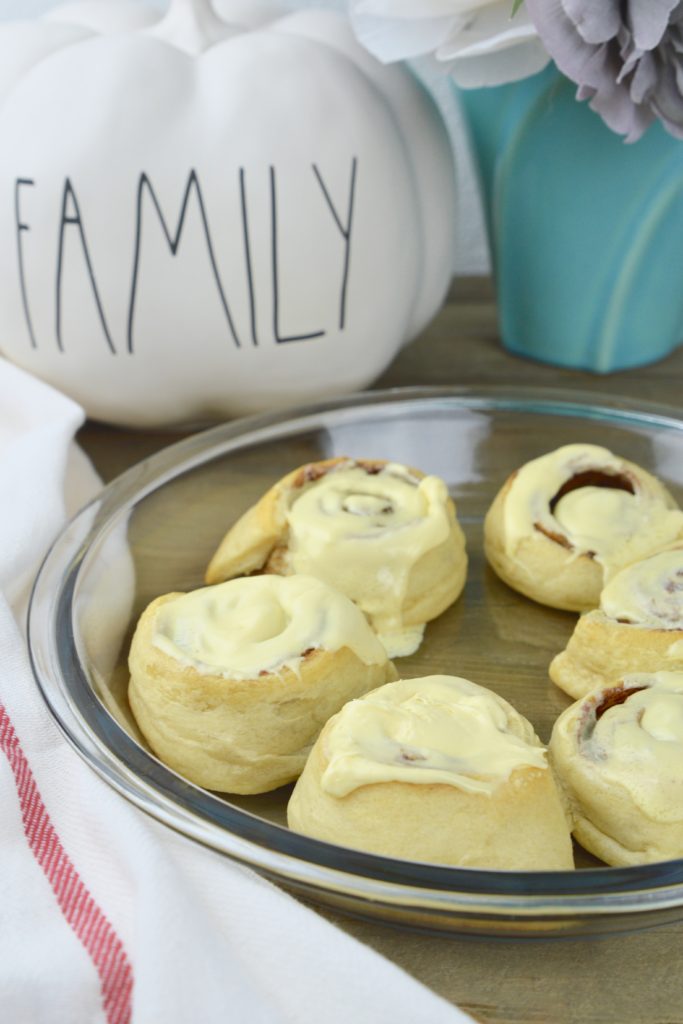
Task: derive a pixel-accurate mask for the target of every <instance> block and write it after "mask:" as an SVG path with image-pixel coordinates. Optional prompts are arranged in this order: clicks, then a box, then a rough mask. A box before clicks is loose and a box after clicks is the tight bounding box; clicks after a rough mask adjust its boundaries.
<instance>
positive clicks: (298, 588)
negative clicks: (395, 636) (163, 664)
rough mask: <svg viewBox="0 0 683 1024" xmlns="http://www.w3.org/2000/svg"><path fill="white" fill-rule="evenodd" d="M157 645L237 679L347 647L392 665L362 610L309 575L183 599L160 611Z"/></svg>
mask: <svg viewBox="0 0 683 1024" xmlns="http://www.w3.org/2000/svg"><path fill="white" fill-rule="evenodd" d="M153 643H154V644H155V646H156V647H158V648H159V649H160V650H162V651H164V652H165V653H166V654H168V655H169V656H170V657H172V658H175V659H176V660H177V661H180V662H183V663H184V664H187V665H191V666H193V667H194V668H196V669H197V670H198V671H199V672H206V673H209V672H210V673H212V674H214V675H222V676H226V677H229V678H231V679H251V678H254V677H255V676H258V675H259V673H260V672H264V671H265V672H277V671H281V670H282V669H284V668H289V669H291V670H292V671H295V672H296V671H298V667H299V665H300V663H301V659H302V657H303V655H304V653H305V652H306V651H309V650H311V649H322V650H326V651H337V650H340V649H341V648H342V647H348V648H349V649H350V650H351V651H353V653H354V654H355V655H356V656H357V657H358V658H359V659H360V661H362V662H363V663H364V664H365V665H381V664H383V663H384V662H386V660H387V655H386V651H385V650H384V648H383V646H382V644H381V643H380V642H379V640H378V639H377V637H376V636H375V634H374V633H373V631H372V629H371V628H370V626H369V624H368V622H367V620H366V618H365V616H364V615H363V613H362V612H361V611H360V609H359V608H357V607H356V606H355V605H354V604H353V603H352V602H351V601H350V600H349V599H348V598H347V597H345V596H344V595H343V594H340V593H338V592H337V591H335V590H333V589H332V588H331V587H328V586H327V585H326V584H325V583H323V582H321V581H320V580H318V579H314V578H313V577H308V576H252V577H248V578H242V579H235V580H229V581H228V582H227V583H220V584H218V585H217V586H213V587H203V588H202V589H201V590H195V591H192V592H191V593H188V594H181V595H179V596H178V597H175V598H174V599H173V600H171V601H168V602H166V603H165V604H163V605H161V606H160V608H159V609H158V612H157V616H156V621H155V628H154V635H153Z"/></svg>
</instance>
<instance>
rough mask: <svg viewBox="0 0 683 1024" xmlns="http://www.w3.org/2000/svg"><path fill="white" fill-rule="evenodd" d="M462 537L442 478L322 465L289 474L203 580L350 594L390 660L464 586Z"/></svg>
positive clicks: (361, 463)
mask: <svg viewBox="0 0 683 1024" xmlns="http://www.w3.org/2000/svg"><path fill="white" fill-rule="evenodd" d="M466 569H467V557H466V554H465V539H464V536H463V533H462V530H461V529H460V526H459V524H458V522H457V519H456V514H455V506H454V504H453V502H452V500H451V499H450V498H449V496H448V490H447V488H446V484H445V483H444V482H443V480H441V479H439V478H438V477H435V476H424V475H423V474H422V473H420V472H419V471H418V470H414V469H408V468H407V467H406V466H401V465H398V464H397V463H391V462H383V461H379V460H373V461H368V460H353V459H329V460H327V461H324V462H314V463H311V464H309V465H307V466H302V467H301V468H300V469H296V470H294V471H293V472H292V473H289V474H288V475H287V476H286V477H284V478H283V479H282V480H280V481H279V482H278V483H277V484H275V486H274V487H272V488H271V489H270V490H269V491H268V492H267V494H265V495H264V496H263V497H262V498H261V500H260V501H259V502H258V503H257V504H256V505H255V506H253V508H251V509H249V510H248V511H247V512H246V513H245V514H244V515H243V516H242V518H241V519H240V520H239V521H238V522H237V523H235V525H234V526H233V527H232V528H231V529H230V530H229V531H228V533H227V535H226V536H225V538H224V540H223V542H222V543H221V545H220V547H219V548H218V551H217V552H216V554H215V555H214V557H213V559H212V560H211V563H210V565H209V567H208V570H207V573H206V582H207V583H216V582H218V581H220V580H225V579H231V578H233V577H235V576H239V575H243V574H245V573H250V572H254V571H257V570H263V571H265V572H266V573H279V574H282V575H289V574H290V573H306V574H309V575H312V576H317V577H318V578H319V579H322V580H324V581H325V582H326V583H328V584H330V586H333V587H336V588H337V589H338V590H341V592H342V593H344V594H346V595H347V597H350V598H351V599H352V600H353V601H355V603H356V604H357V605H358V606H359V607H360V608H361V609H362V610H363V612H365V614H366V615H367V617H368V619H369V621H370V623H371V625H372V626H373V628H374V629H375V630H376V632H377V633H378V634H379V635H380V637H381V639H382V641H383V643H384V644H385V646H386V648H387V651H388V652H389V654H390V656H391V657H397V656H402V655H407V654H412V653H413V652H414V651H415V650H417V648H418V647H419V645H420V642H421V639H422V635H423V633H424V627H425V624H426V623H427V622H429V621H430V620H431V619H433V618H436V616H437V615H440V614H441V612H443V611H445V609H446V608H448V607H449V605H451V604H452V603H453V602H454V601H455V600H456V598H457V597H458V596H459V594H460V593H461V591H462V589H463V586H464V584H465V574H466Z"/></svg>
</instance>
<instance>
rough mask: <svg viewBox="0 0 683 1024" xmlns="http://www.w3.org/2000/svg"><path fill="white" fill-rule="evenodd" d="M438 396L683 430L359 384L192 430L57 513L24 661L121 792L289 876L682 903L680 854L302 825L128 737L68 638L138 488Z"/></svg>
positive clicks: (497, 397)
mask: <svg viewBox="0 0 683 1024" xmlns="http://www.w3.org/2000/svg"><path fill="white" fill-rule="evenodd" d="M439 402H444V403H447V404H448V405H451V406H453V407H458V408H462V409H467V410H482V411H484V410H487V409H489V410H495V411H512V412H515V411H518V412H520V413H521V412H524V413H531V414H534V413H535V414H547V415H553V416H578V417H580V418H582V419H595V420H603V421H609V422H612V423H620V422H621V423H623V424H624V425H634V426H635V425H638V426H640V427H648V428H657V427H659V428H662V429H667V430H674V431H679V432H683V420H681V418H680V417H679V415H678V413H677V411H676V410H675V409H673V408H671V407H667V406H664V405H659V404H656V403H652V402H637V401H634V400H632V399H624V398H622V397H620V396H610V395H604V394H596V393H591V392H584V391H574V390H568V389H547V388H538V387H524V388H514V389H510V388H507V387H506V386H504V385H489V386H486V387H409V388H393V389H388V390H378V391H371V392H364V393H361V394H354V395H347V396H344V397H342V398H338V399H333V400H329V401H326V402H321V403H316V404H314V405H306V406H300V407H297V408H294V409H289V410H284V411H280V412H277V413H269V414H266V415H260V416H252V417H248V418H243V419H240V420H237V421H233V422H229V423H224V424H220V425H218V426H214V427H210V428H209V429H207V430H204V431H201V432H200V433H198V434H193V435H192V436H190V437H188V438H185V439H183V440H180V441H177V442H175V443H173V444H171V445H169V446H168V447H167V448H164V449H163V450H162V451H160V452H158V453H157V454H156V455H153V456H151V457H150V458H148V459H145V460H144V461H143V462H141V463H138V464H137V465H135V466H133V467H131V468H130V469H128V470H127V471H126V472H124V473H123V474H121V475H120V476H119V477H117V478H116V479H115V480H113V481H112V482H111V483H109V484H108V485H107V486H106V487H105V488H104V489H103V491H102V492H101V494H100V495H99V496H98V498H96V499H95V500H94V501H93V502H91V503H90V504H89V505H88V506H86V507H85V508H84V509H82V510H81V511H80V512H79V513H78V514H77V515H76V516H75V517H74V518H73V519H72V520H71V522H70V523H69V524H67V526H66V527H65V528H64V530H63V531H62V532H61V533H60V534H59V536H58V537H57V539H56V540H55V542H54V543H53V545H52V547H51V548H50V550H49V552H48V554H47V555H46V557H45V559H44V561H43V564H42V566H41V568H40V570H39V572H38V575H37V577H36V580H35V583H34V587H33V591H32V594H31V601H30V605H29V613H28V642H29V654H30V659H31V666H32V669H33V673H34V676H35V679H36V682H37V684H38V687H39V689H40V691H41V693H42V695H43V698H44V700H45V702H46V704H47V706H48V708H49V710H50V712H51V713H52V715H53V717H54V718H55V720H56V722H57V724H58V725H59V727H60V729H61V730H62V732H63V733H64V735H65V736H66V738H67V740H68V741H69V742H70V743H71V745H72V746H73V747H74V748H75V749H76V751H77V752H78V753H79V754H80V755H81V757H83V758H84V760H85V761H86V762H87V763H88V764H89V765H90V767H91V768H93V769H94V770H95V771H96V772H97V773H98V774H99V775H100V776H101V777H102V778H104V779H105V781H106V782H108V783H109V784H110V785H111V786H113V787H114V788H115V789H116V790H118V792H119V793H121V794H122V795H123V796H125V797H126V798H127V799H129V800H130V801H132V802H133V803H134V804H136V805H137V806H138V807H140V808H142V809H143V810H145V811H146V812H147V813H149V814H151V815H152V816H153V817H155V818H157V819H159V820H160V821H162V822H164V823H165V824H167V825H169V826H170V827H172V828H174V829H176V830H177V831H179V832H181V833H183V834H184V835H186V836H189V837H191V838H192V839H195V840H196V841H198V842H200V843H202V844H204V845H207V846H211V847H213V848H214V849H217V850H219V851H220V852H222V853H225V854H226V855H228V856H230V857H231V858H233V859H236V860H239V861H241V862H243V863H246V864H248V865H250V866H251V867H254V868H256V869H258V870H261V871H263V872H264V873H266V874H269V875H272V876H275V877H278V878H280V879H285V880H288V881H290V882H291V883H292V884H295V885H296V884H299V885H302V886H304V887H307V888H311V887H312V888H314V889H319V890H324V891H325V890H326V891H333V892H338V893H342V894H343V895H346V896H349V895H351V896H354V897H356V898H359V899H361V900H366V901H374V902H377V901H380V902H383V903H388V904H394V905H398V906H404V907H406V906H413V907H428V908H431V909H434V910H438V911H445V912H448V911H450V912H453V911H457V912H459V913H465V914H481V913H485V914H487V915H495V916H501V915H502V916H503V917H507V916H510V915H515V916H529V917H530V916H534V917H566V916H574V915H576V914H580V915H586V916H587V915H593V914H599V915H604V914H607V913H611V914H621V913H632V912H634V911H647V910H663V909H666V908H669V907H674V906H678V905H680V904H683V859H679V860H673V861H666V862H661V863H657V864H648V865H641V866H637V867H626V868H610V867H603V868H589V869H581V870H580V871H574V872H571V871H552V872H519V871H491V870H479V869H474V868H457V867H448V866H442V865H434V864H426V863H420V862H416V861H402V860H397V859H393V858H389V857H382V856H379V855H376V854H371V853H364V852H362V851H359V850H352V849H349V848H346V847H340V846H336V845H333V844H331V843H326V842H323V841H321V840H317V839H312V838H310V837H308V836H303V835H299V834H297V833H294V832H291V831H289V830H288V829H287V828H285V827H284V826H281V825H277V824H275V823H272V822H270V821H266V820H264V819H263V818H260V817H258V816H257V815H255V814H252V813H251V812H249V811H245V810H242V809H240V808H238V807H235V806H234V805H231V804H230V803H229V802H227V800H224V799H222V798H220V797H218V796H216V795H214V794H212V793H209V792H207V791H205V790H202V789H200V788H198V787H196V786H194V785H192V784H191V783H189V782H187V781H186V780H184V779H182V778H181V777H180V776H179V775H177V774H176V773H175V772H173V771H172V770H171V769H169V768H167V767H166V766H165V765H163V764H162V763H161V762H160V761H159V760H158V759H157V758H155V757H154V756H153V755H152V754H151V753H149V752H148V751H147V750H145V749H144V748H143V747H142V746H140V745H139V744H138V743H137V742H136V741H135V740H134V739H132V737H130V736H129V735H128V733H127V732H126V731H125V730H124V729H123V728H122V727H121V726H120V725H119V724H118V723H117V722H116V721H115V719H114V718H113V717H112V715H111V714H110V712H109V711H107V709H106V708H105V707H104V705H103V704H102V703H101V702H100V700H99V699H98V698H97V696H96V694H95V692H94V690H93V687H92V685H91V683H90V681H89V679H88V677H87V675H86V673H85V671H84V668H83V666H82V664H81V662H80V659H79V657H78V651H77V646H76V641H75V635H74V628H73V619H72V611H73V610H72V602H71V599H72V596H73V592H74V588H75V586H76V583H77V580H78V574H79V572H80V569H81V566H82V564H83V560H84V558H85V557H86V555H87V553H88V551H89V550H90V548H91V546H92V545H93V544H94V543H95V542H96V541H97V540H98V539H100V538H101V537H102V536H103V535H104V534H105V533H107V532H108V531H109V530H111V529H112V528H113V526H114V524H115V523H116V522H117V521H119V520H120V518H121V517H123V516H126V515H127V514H128V513H129V512H130V511H131V509H132V508H133V507H134V506H135V505H137V504H138V503H139V502H140V501H142V500H143V499H144V498H145V497H146V496H147V495H149V494H150V493H151V492H152V491H155V490H157V489H158V488H160V487H162V486H164V485H165V484H166V483H168V482H169V481H170V480H172V479H173V478H174V477H176V476H181V475H183V474H185V473H186V472H188V471H190V470H191V469H194V468H196V467H198V466H200V465H202V464H203V463H206V462H210V461H212V460H213V459H215V458H217V457H219V456H222V455H229V454H230V452H231V451H232V450H239V449H242V448H244V447H247V446H252V445H254V444H258V443H259V442H264V441H266V440H268V441H270V440H276V439H277V438H278V437H279V438H282V437H286V436H288V435H292V434H297V433H299V432H300V431H301V430H303V429H306V428H307V429H312V428H315V427H316V426H323V425H324V424H322V423H321V422H320V420H321V418H322V417H324V416H325V415H328V414H333V413H335V412H336V413H344V412H346V413H347V414H348V417H349V419H353V418H355V416H357V415H358V413H359V412H361V411H362V410H367V409H369V408H371V407H373V406H375V407H381V406H387V407H390V408H392V409H393V410H396V408H397V406H398V405H400V404H401V403H404V404H406V405H407V406H409V407H410V408H411V409H414V408H415V407H417V406H419V405H421V404H422V405H424V404H428V405H429V406H430V407H433V405H434V404H435V403H439ZM93 510H94V512H95V514H94V516H93ZM86 517H87V518H88V519H89V520H90V521H91V522H90V525H89V526H88V527H84V521H86ZM84 529H85V532H83V531H84Z"/></svg>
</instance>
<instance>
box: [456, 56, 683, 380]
mask: <svg viewBox="0 0 683 1024" xmlns="http://www.w3.org/2000/svg"><path fill="white" fill-rule="evenodd" d="M575 92H576V86H575V85H574V84H573V83H571V82H569V81H567V80H566V79H565V78H563V77H562V76H561V75H560V74H559V73H558V72H557V71H556V69H555V68H554V67H551V68H549V69H547V70H546V71H543V72H541V73H540V74H539V75H535V76H533V78H529V79H527V80H525V81H523V82H516V83H514V84H512V85H507V86H501V87H498V88H492V89H478V90H473V91H461V92H460V93H459V97H460V101H461V104H462V106H463V108H464V111H465V115H466V119H467V121H468V124H469V128H470V133H471V138H472V145H473V148H474V152H475V156H476V159H477V161H478V164H479V170H480V174H481V184H482V191H483V196H484V202H485V209H486V217H487V225H488V230H489V237H490V243H491V252H492V257H493V262H494V271H495V276H496V286H497V296H498V309H499V317H500V329H501V336H502V339H503V344H504V345H505V346H506V348H508V349H510V350H511V351H512V352H517V353H519V354H520V355H524V356H529V357H531V358H533V359H539V360H542V361H544V362H549V363H555V364H557V365H561V366H572V367H580V368H583V369H588V370H594V371H597V372H601V373H604V372H608V371H611V370H619V369H625V368H627V367H631V366H639V365H642V364H645V363H651V362H654V361H655V360H657V359H661V358H662V357H663V356H665V355H666V354H667V353H669V352H670V351H671V350H672V349H673V348H675V347H676V346H677V345H678V344H679V343H680V342H681V341H683V142H680V141H677V140H675V139H673V138H672V137H671V136H669V135H668V134H667V133H666V132H665V131H664V130H663V128H662V127H661V126H660V125H659V124H654V125H653V126H652V127H651V128H650V129H649V130H648V131H647V132H646V133H645V135H644V136H643V137H642V138H641V139H640V140H639V141H638V142H636V143H633V144H626V143H624V142H623V140H622V139H621V137H620V136H617V135H615V134H614V133H613V132H611V131H610V130H609V129H608V128H607V127H606V125H605V124H604V123H603V122H602V120H601V119H600V117H598V115H597V114H595V113H593V111H592V110H590V108H589V107H588V106H587V104H586V103H580V102H578V101H577V100H576V99H575Z"/></svg>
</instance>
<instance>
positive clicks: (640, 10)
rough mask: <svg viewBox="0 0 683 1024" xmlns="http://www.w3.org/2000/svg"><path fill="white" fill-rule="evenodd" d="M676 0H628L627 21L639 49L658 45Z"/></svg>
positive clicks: (647, 48)
mask: <svg viewBox="0 0 683 1024" xmlns="http://www.w3.org/2000/svg"><path fill="white" fill-rule="evenodd" d="M679 6H680V5H679V3H678V0H629V3H628V17H627V19H626V20H627V22H628V24H629V26H630V28H631V31H632V32H633V41H634V43H635V45H636V46H637V47H638V49H639V50H654V48H655V46H658V45H659V43H660V41H661V39H662V36H663V35H664V33H665V31H666V28H667V26H668V24H669V18H670V17H671V14H672V12H673V11H674V9H675V8H677V7H679Z"/></svg>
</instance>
